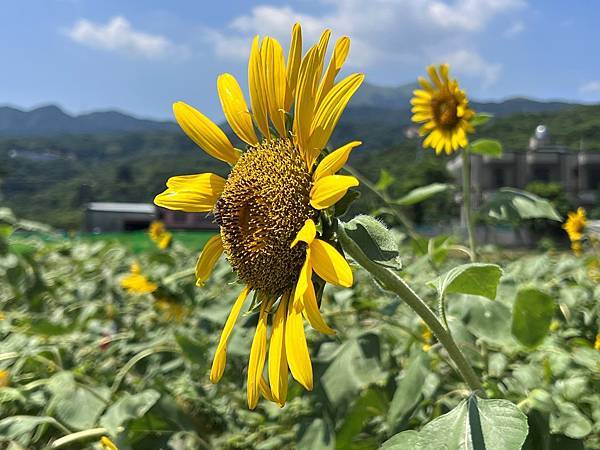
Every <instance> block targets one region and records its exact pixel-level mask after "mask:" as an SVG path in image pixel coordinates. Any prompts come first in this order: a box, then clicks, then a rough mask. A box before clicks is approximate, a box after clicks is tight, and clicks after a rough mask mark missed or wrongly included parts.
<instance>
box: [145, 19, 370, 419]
mask: <svg viewBox="0 0 600 450" xmlns="http://www.w3.org/2000/svg"><path fill="white" fill-rule="evenodd" d="M330 35H331V32H330V31H329V30H325V31H324V32H323V34H322V35H321V38H320V40H319V42H318V43H317V44H315V45H314V46H312V47H311V48H310V49H309V50H308V52H307V53H306V54H305V55H304V56H302V32H301V28H300V26H299V25H298V24H296V25H295V26H294V27H293V30H292V39H291V45H290V51H289V54H288V56H287V62H286V61H285V58H284V53H283V50H282V47H281V45H280V44H279V43H278V42H277V41H276V40H275V39H273V38H271V37H265V38H264V39H262V41H260V40H259V38H258V37H256V38H255V39H254V41H253V42H252V48H251V52H250V59H249V63H248V83H249V92H250V104H251V110H249V108H248V106H247V103H246V100H245V98H244V95H243V93H242V90H241V88H240V86H239V84H238V82H237V81H236V79H235V78H234V77H233V76H232V75H230V74H223V75H220V76H219V77H218V80H217V90H218V93H219V98H220V101H221V105H222V108H223V112H224V114H225V118H226V119H227V122H228V123H229V125H230V126H231V129H232V130H233V131H234V132H235V134H236V135H237V136H238V137H239V138H240V140H241V141H243V142H244V143H245V144H246V149H245V150H244V151H241V150H239V149H236V148H234V146H233V145H232V144H231V142H230V141H229V139H228V138H227V136H226V135H225V133H223V131H222V130H221V129H220V128H219V127H218V126H217V125H215V124H214V123H213V122H212V121H210V120H209V119H208V118H207V117H205V116H204V115H203V114H201V113H200V112H199V111H197V110H196V109H194V108H192V107H191V106H189V105H187V104H185V103H182V102H177V103H175V104H174V107H173V110H174V113H175V118H176V119H177V122H178V123H179V125H180V126H181V128H182V129H183V131H184V132H185V133H186V134H187V135H188V136H189V137H190V138H191V139H192V140H193V141H194V142H196V143H197V144H198V145H199V146H200V147H201V148H202V149H204V151H206V152H207V153H208V154H210V155H212V156H214V157H215V158H217V159H220V160H222V161H225V162H227V163H228V164H229V165H230V166H231V170H230V173H229V176H228V177H227V179H224V178H221V177H220V176H218V175H216V174H214V173H203V174H197V175H183V176H177V177H172V178H170V179H169V180H168V181H167V189H166V190H165V191H164V192H163V193H161V194H159V195H158V196H157V197H156V199H155V200H154V201H155V203H156V204H157V205H159V206H162V207H165V208H169V209H175V210H181V211H186V212H212V213H213V215H214V218H215V222H216V223H217V224H218V225H219V227H220V233H219V234H217V235H216V236H214V237H213V238H211V239H210V240H209V241H208V242H207V244H206V245H205V247H204V249H203V251H202V253H201V254H200V257H199V259H198V263H197V266H196V280H197V281H196V284H197V285H199V286H202V285H203V284H204V282H205V281H206V280H207V279H208V278H209V276H210V274H211V272H212V270H213V267H214V265H215V263H216V261H217V260H218V259H219V257H220V256H221V254H222V253H225V256H226V258H227V260H228V261H229V263H230V265H231V266H232V268H233V269H234V271H235V272H236V273H237V276H238V278H239V280H240V281H241V282H242V283H243V285H244V288H243V289H242V291H241V293H240V294H239V296H238V298H237V300H236V301H235V303H234V305H233V307H232V309H231V312H230V315H229V317H228V319H227V321H226V323H225V326H224V329H223V331H222V334H221V338H220V341H219V344H218V346H217V349H216V352H215V355H214V359H213V364H212V369H211V372H210V380H211V381H212V382H213V383H216V382H218V381H219V379H220V378H221V377H222V375H223V371H224V369H225V363H226V357H227V343H228V341H229V338H230V335H231V332H232V329H233V327H234V325H235V322H236V320H237V318H238V315H239V313H240V311H241V310H242V308H243V306H244V303H245V302H246V299H247V298H248V297H250V296H252V299H253V300H252V306H251V308H252V309H253V310H257V311H258V324H257V327H256V331H255V335H254V338H253V341H252V345H251V351H250V360H249V363H248V380H247V385H248V386H247V397H248V406H249V407H250V408H252V409H253V408H255V407H256V405H257V403H258V399H259V395H260V394H262V396H263V397H265V398H267V399H269V400H271V401H274V402H276V403H278V404H279V405H281V406H283V405H284V404H285V402H286V397H287V388H288V369H289V371H290V372H291V374H292V376H293V377H294V378H295V379H296V380H297V381H298V382H299V383H300V384H301V385H302V386H304V387H305V388H306V389H309V390H310V389H312V387H313V372H312V366H311V360H310V356H309V352H308V347H307V343H306V338H305V333H304V320H305V319H306V320H307V321H308V323H309V324H310V325H311V326H312V327H313V328H314V329H316V330H318V331H321V332H323V333H327V334H333V333H334V331H333V330H332V329H331V328H329V327H328V326H327V325H326V324H325V321H324V320H323V318H322V317H321V314H320V312H319V306H318V303H317V297H316V294H315V288H314V285H313V272H314V273H315V274H316V275H315V277H316V276H318V277H320V278H321V279H322V280H325V281H327V282H329V283H332V284H335V285H339V286H351V285H352V272H351V270H350V267H349V265H348V263H347V262H346V260H345V259H344V258H343V257H342V255H340V254H339V253H338V251H337V250H336V249H335V247H334V246H333V245H332V244H331V242H332V241H331V237H329V238H326V237H325V236H324V234H323V233H319V232H318V231H317V225H320V219H321V218H322V217H324V216H325V215H327V214H328V213H327V210H328V209H329V208H331V207H333V206H334V205H335V204H336V203H337V202H338V201H339V200H340V199H341V198H342V197H343V196H344V195H345V194H346V192H347V191H348V189H349V188H351V187H353V186H357V185H358V180H357V179H356V178H354V177H352V176H344V175H337V172H338V171H339V170H340V169H341V168H342V167H343V165H344V164H345V163H346V161H347V159H348V156H349V154H350V152H351V151H352V149H353V148H354V147H356V146H357V145H360V142H356V141H355V142H350V143H348V144H346V145H344V146H342V147H340V148H338V149H337V150H335V151H333V152H331V153H329V154H328V155H326V156H323V155H322V153H323V149H324V148H325V146H326V144H327V142H328V140H329V138H330V136H331V134H332V132H333V130H334V128H335V126H336V125H337V122H338V120H339V118H340V116H341V114H342V112H343V110H344V109H345V107H346V105H347V104H348V101H349V100H350V98H351V97H352V95H353V94H354V92H356V90H357V89H358V87H359V86H360V84H361V83H362V81H363V78H364V75H362V74H352V75H350V76H348V77H347V78H344V79H343V80H341V81H339V82H337V83H336V82H335V78H336V75H337V74H338V72H339V71H340V69H341V67H342V65H343V63H344V62H345V60H346V57H347V55H348V51H349V48H350V40H349V39H348V38H347V37H342V38H340V39H339V40H338V41H337V42H336V43H335V46H334V50H333V53H332V56H331V60H330V61H329V63H328V64H327V66H326V67H325V54H326V52H327V45H328V42H329V38H330ZM328 241H329V242H328ZM269 323H270V327H271V333H270V336H269V338H268V339H267V334H268V332H267V328H268V326H269ZM267 353H268V369H267V371H266V372H267V373H268V382H267V380H266V378H265V376H264V372H265V364H266V359H267Z"/></svg>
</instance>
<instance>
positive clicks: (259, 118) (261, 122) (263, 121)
mask: <svg viewBox="0 0 600 450" xmlns="http://www.w3.org/2000/svg"><path fill="white" fill-rule="evenodd" d="M266 86H267V81H266V78H265V74H264V73H263V64H262V55H261V49H260V48H259V44H258V36H256V37H255V38H254V40H253V41H252V50H251V51H250V60H249V61H248V87H249V90H250V102H251V103H252V114H253V115H254V120H256V124H257V125H258V128H259V129H260V132H261V133H262V134H263V136H265V137H266V138H267V139H269V138H270V137H271V133H270V131H269V118H268V115H267V112H268V110H269V103H268V100H267V89H266Z"/></svg>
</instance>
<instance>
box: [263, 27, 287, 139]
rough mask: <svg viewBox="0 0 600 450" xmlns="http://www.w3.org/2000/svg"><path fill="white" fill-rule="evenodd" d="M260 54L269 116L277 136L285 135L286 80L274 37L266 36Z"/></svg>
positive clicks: (278, 47)
mask: <svg viewBox="0 0 600 450" xmlns="http://www.w3.org/2000/svg"><path fill="white" fill-rule="evenodd" d="M261 55H262V63H263V74H265V78H266V82H267V84H266V88H267V103H268V105H269V116H270V117H271V122H273V125H274V126H275V129H276V130H277V132H278V133H279V136H281V137H287V133H286V130H285V92H286V84H287V80H286V74H285V59H284V57H283V49H282V48H281V45H280V44H279V42H277V41H276V40H275V39H273V38H271V37H266V38H265V40H264V42H263V45H262V48H261Z"/></svg>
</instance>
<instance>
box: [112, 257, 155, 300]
mask: <svg viewBox="0 0 600 450" xmlns="http://www.w3.org/2000/svg"><path fill="white" fill-rule="evenodd" d="M121 287H122V288H123V289H125V290H127V292H129V293H131V294H151V293H152V292H154V291H156V290H157V289H158V285H157V284H156V283H153V282H152V281H150V280H148V279H147V278H146V277H145V276H144V275H142V269H141V268H140V266H139V264H137V263H133V264H132V265H131V269H129V275H126V276H125V277H123V278H122V279H121Z"/></svg>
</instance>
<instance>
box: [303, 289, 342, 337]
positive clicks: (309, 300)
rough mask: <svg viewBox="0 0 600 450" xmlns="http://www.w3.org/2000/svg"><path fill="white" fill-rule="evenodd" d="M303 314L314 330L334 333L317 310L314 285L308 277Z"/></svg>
mask: <svg viewBox="0 0 600 450" xmlns="http://www.w3.org/2000/svg"><path fill="white" fill-rule="evenodd" d="M303 304H304V310H303V313H304V316H305V317H306V319H307V320H308V323H310V326H311V327H313V328H314V329H315V330H317V331H319V332H321V333H323V334H330V335H333V334H335V330H333V329H331V328H329V326H328V325H327V324H326V323H325V321H324V320H323V316H321V311H319V305H317V296H316V294H315V287H314V285H313V282H312V280H311V279H310V278H309V283H308V286H307V289H306V292H305V293H304V302H303Z"/></svg>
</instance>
